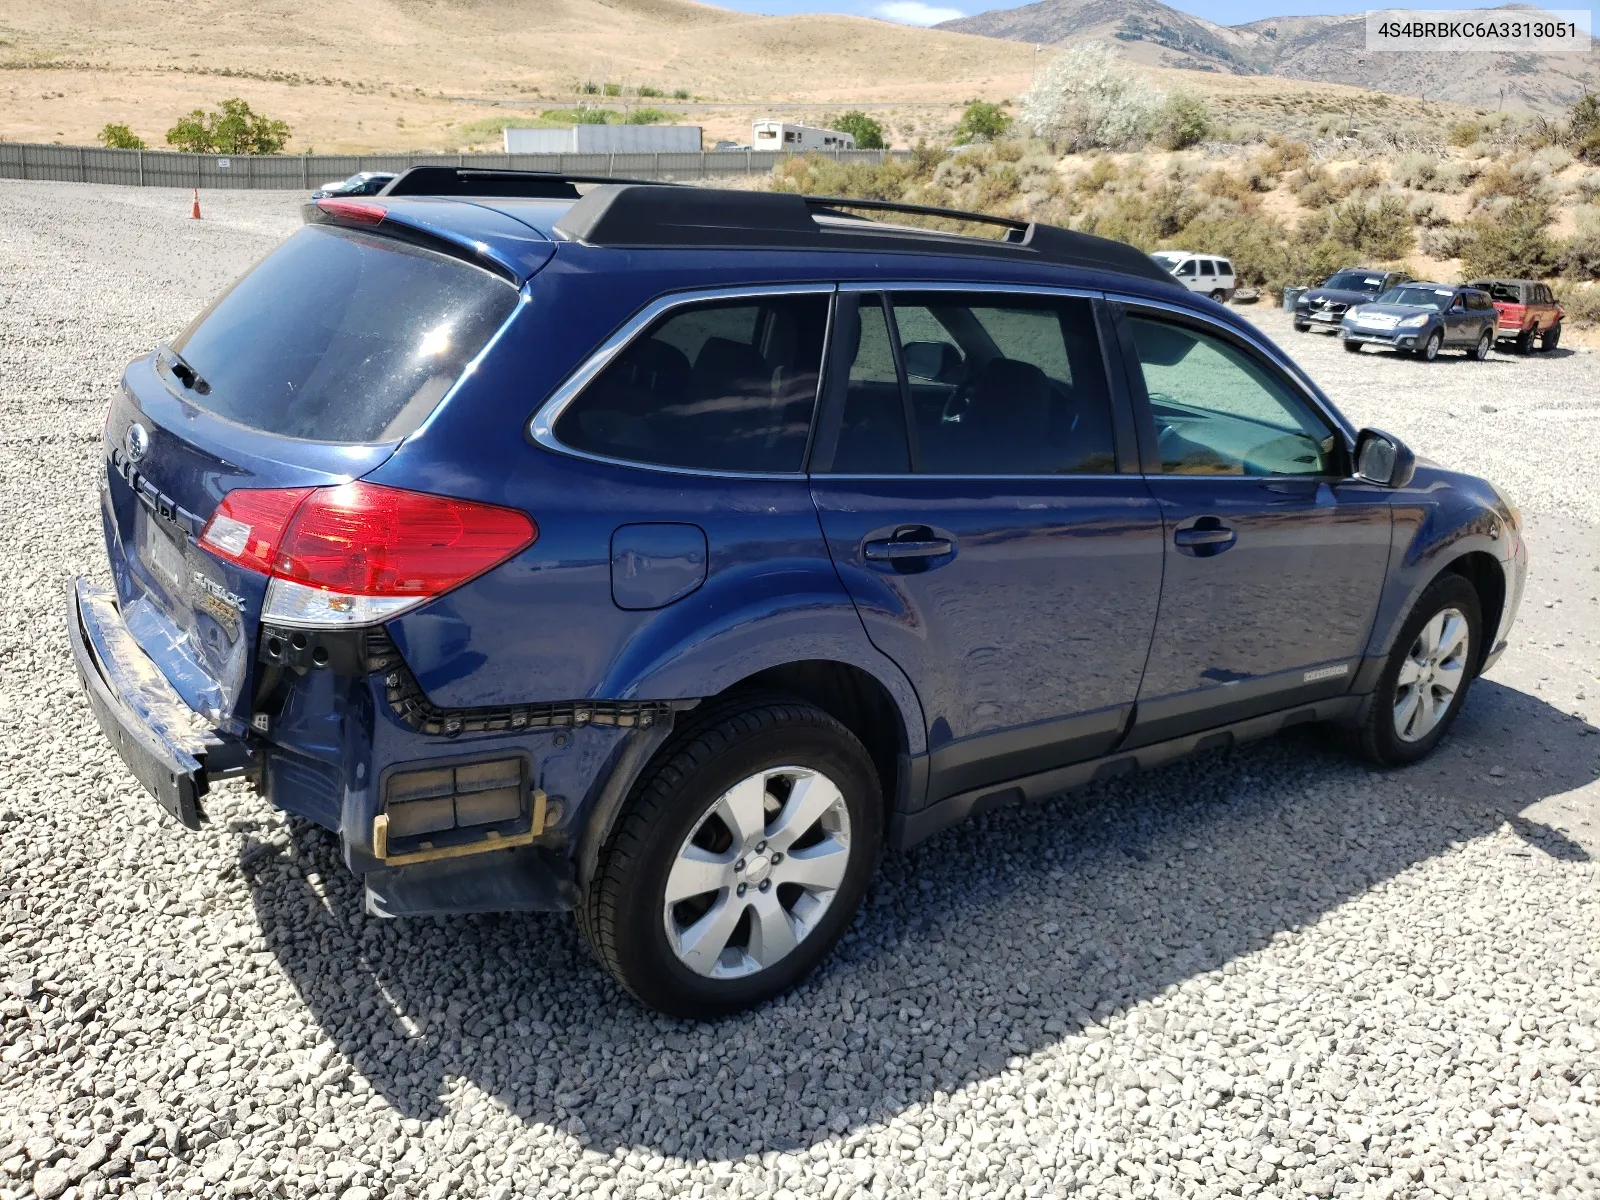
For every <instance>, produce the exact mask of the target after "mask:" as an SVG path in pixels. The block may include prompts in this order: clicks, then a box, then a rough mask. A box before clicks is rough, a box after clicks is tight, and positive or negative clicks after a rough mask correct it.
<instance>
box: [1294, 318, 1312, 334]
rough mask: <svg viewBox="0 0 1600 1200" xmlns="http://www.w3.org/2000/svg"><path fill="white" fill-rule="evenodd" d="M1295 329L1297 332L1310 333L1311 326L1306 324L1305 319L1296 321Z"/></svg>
mask: <svg viewBox="0 0 1600 1200" xmlns="http://www.w3.org/2000/svg"><path fill="white" fill-rule="evenodd" d="M1294 331H1295V332H1296V333H1310V332H1311V326H1310V325H1308V324H1306V323H1305V322H1304V321H1296V322H1295V323H1294Z"/></svg>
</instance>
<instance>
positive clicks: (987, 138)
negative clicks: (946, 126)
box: [954, 100, 1011, 146]
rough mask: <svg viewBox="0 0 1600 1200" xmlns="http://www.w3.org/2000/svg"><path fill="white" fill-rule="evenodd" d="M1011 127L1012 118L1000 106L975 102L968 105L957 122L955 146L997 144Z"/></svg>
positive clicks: (985, 102)
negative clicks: (980, 143)
mask: <svg viewBox="0 0 1600 1200" xmlns="http://www.w3.org/2000/svg"><path fill="white" fill-rule="evenodd" d="M1010 126H1011V118H1010V117H1008V116H1006V114H1005V112H1004V111H1003V110H1002V109H1001V108H1000V106H999V105H998V104H990V103H989V102H988V101H986V100H974V101H973V102H972V103H971V104H969V105H967V107H966V109H965V110H964V111H963V112H962V114H961V120H959V121H958V122H956V129H955V134H954V141H955V144H956V145H958V146H965V145H968V144H970V143H972V142H997V141H999V140H1000V139H1001V138H1002V137H1004V136H1005V132H1006V130H1007V129H1008V128H1010Z"/></svg>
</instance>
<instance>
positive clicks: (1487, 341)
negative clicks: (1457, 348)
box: [1467, 332, 1494, 362]
mask: <svg viewBox="0 0 1600 1200" xmlns="http://www.w3.org/2000/svg"><path fill="white" fill-rule="evenodd" d="M1492 345H1494V334H1492V333H1487V332H1486V333H1485V334H1484V335H1483V336H1482V337H1480V338H1479V339H1478V344H1477V345H1476V346H1474V347H1473V348H1472V349H1471V350H1468V351H1467V357H1468V358H1473V359H1476V360H1477V361H1478V362H1482V361H1483V360H1484V359H1486V358H1488V357H1489V347H1490V346H1492Z"/></svg>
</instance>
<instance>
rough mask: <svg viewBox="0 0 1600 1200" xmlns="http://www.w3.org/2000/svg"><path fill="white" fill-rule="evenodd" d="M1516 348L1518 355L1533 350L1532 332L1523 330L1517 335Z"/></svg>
mask: <svg viewBox="0 0 1600 1200" xmlns="http://www.w3.org/2000/svg"><path fill="white" fill-rule="evenodd" d="M1516 347H1517V353H1518V354H1526V353H1528V352H1529V351H1530V350H1532V349H1533V330H1531V329H1524V330H1523V331H1522V332H1521V333H1519V334H1517V341H1516Z"/></svg>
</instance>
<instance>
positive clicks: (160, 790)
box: [66, 579, 256, 829]
mask: <svg viewBox="0 0 1600 1200" xmlns="http://www.w3.org/2000/svg"><path fill="white" fill-rule="evenodd" d="M66 599H67V612H66V618H67V640H68V641H69V642H70V643H71V645H72V657H73V661H74V663H75V665H76V666H77V670H78V681H79V683H80V684H81V685H82V687H83V692H84V696H85V697H86V698H87V699H88V701H89V707H90V709H91V710H92V711H93V712H94V716H95V720H96V721H97V722H99V724H100V729H101V731H102V732H103V733H104V734H105V735H106V738H107V739H108V740H109V741H110V742H111V744H112V746H114V747H115V748H116V751H117V753H118V754H120V755H121V756H122V761H123V762H124V763H126V764H127V767H128V770H129V771H131V772H132V773H133V776H134V778H135V779H137V780H138V781H139V782H140V783H141V784H142V785H143V786H144V788H145V790H146V791H148V792H149V793H150V794H151V795H152V796H154V797H155V798H156V800H157V802H159V803H160V805H161V807H162V808H164V809H166V810H167V811H168V812H169V813H171V814H172V815H173V816H174V817H176V818H177V820H178V821H179V822H180V823H181V824H183V825H185V826H187V827H188V828H190V829H199V828H200V825H201V822H203V821H204V820H205V811H204V810H203V809H202V808H201V806H200V801H201V799H202V798H203V797H204V796H205V794H206V792H207V791H208V790H209V789H210V785H211V783H212V782H213V781H215V780H219V779H227V778H231V777H233V776H237V775H245V774H249V773H251V772H252V771H254V770H255V767H256V762H255V756H254V754H253V753H252V751H251V748H250V746H249V745H248V744H247V743H246V742H245V741H243V740H242V739H240V738H236V737H233V736H231V735H228V734H223V733H219V732H217V731H216V730H214V729H210V728H203V727H202V726H203V722H202V721H201V719H200V718H199V716H198V714H196V713H195V712H194V710H193V709H191V708H190V707H189V706H188V705H186V704H185V703H184V702H183V700H182V698H181V697H180V696H179V695H178V693H177V691H176V690H175V689H174V688H173V686H172V684H171V683H169V682H168V680H167V677H166V676H165V675H163V674H162V673H161V669H160V668H159V667H157V666H156V664H155V663H154V662H153V661H152V660H151V659H150V657H149V655H147V654H146V653H145V652H144V651H143V650H142V649H141V648H140V647H139V643H138V642H137V641H136V640H135V639H134V637H133V635H132V634H131V633H129V632H128V627H127V625H126V624H125V623H124V622H123V619H122V612H121V610H120V609H119V608H118V607H117V601H116V597H115V596H114V595H112V594H111V593H110V592H109V591H107V590H106V589H104V588H99V587H96V586H95V585H93V584H91V583H88V582H87V581H85V580H83V579H76V580H74V581H73V582H72V583H71V584H69V585H68V587H67V597H66Z"/></svg>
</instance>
